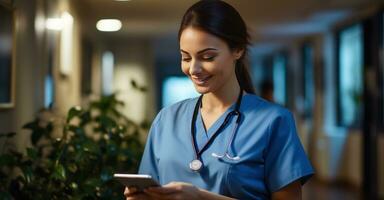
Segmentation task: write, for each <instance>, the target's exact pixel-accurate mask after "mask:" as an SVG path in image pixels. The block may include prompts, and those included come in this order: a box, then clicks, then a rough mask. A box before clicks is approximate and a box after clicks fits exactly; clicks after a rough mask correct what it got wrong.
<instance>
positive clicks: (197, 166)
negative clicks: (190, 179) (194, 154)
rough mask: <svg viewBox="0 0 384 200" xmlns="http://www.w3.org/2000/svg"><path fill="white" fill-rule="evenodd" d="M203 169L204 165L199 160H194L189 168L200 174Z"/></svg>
mask: <svg viewBox="0 0 384 200" xmlns="http://www.w3.org/2000/svg"><path fill="white" fill-rule="evenodd" d="M202 167H203V163H202V162H201V161H200V160H198V159H194V160H192V161H191V162H190V163H189V168H190V169H191V170H192V171H194V172H198V171H199V170H200V169H201V168H202Z"/></svg>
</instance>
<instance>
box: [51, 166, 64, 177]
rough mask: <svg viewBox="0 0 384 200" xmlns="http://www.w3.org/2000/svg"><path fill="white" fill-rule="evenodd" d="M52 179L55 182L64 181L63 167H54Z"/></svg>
mask: <svg viewBox="0 0 384 200" xmlns="http://www.w3.org/2000/svg"><path fill="white" fill-rule="evenodd" d="M52 178H54V179H56V180H61V181H64V180H65V179H66V173H65V168H64V166H63V165H61V164H57V165H56V166H55V169H54V172H53V175H52Z"/></svg>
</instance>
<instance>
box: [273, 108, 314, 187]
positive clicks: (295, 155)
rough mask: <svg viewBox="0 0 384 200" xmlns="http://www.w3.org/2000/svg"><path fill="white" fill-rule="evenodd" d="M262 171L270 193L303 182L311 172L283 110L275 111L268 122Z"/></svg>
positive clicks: (290, 117) (291, 125)
mask: <svg viewBox="0 0 384 200" xmlns="http://www.w3.org/2000/svg"><path fill="white" fill-rule="evenodd" d="M265 172H266V183H267V186H268V188H269V190H270V192H276V191H278V190H280V189H281V188H283V187H284V186H287V185H288V184H290V183H292V182H294V181H296V180H300V181H301V184H304V183H305V182H306V181H307V180H308V179H309V178H310V177H311V176H312V175H313V173H314V170H313V168H312V166H311V163H310V161H309V160H308V158H307V155H306V153H305V151H304V148H303V146H302V144H301V142H300V139H299V137H298V135H297V132H296V126H295V121H294V119H293V116H292V114H291V113H290V112H289V111H287V110H283V111H282V112H281V113H279V115H278V116H277V117H276V118H275V119H274V120H273V121H272V122H271V124H270V127H269V142H268V146H267V151H266V156H265Z"/></svg>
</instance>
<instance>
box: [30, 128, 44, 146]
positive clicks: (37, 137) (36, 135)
mask: <svg viewBox="0 0 384 200" xmlns="http://www.w3.org/2000/svg"><path fill="white" fill-rule="evenodd" d="M43 135H44V133H43V131H42V130H41V129H40V130H35V131H33V132H32V135H31V140H32V144H33V145H36V144H37V142H38V141H39V140H40V138H41V137H43Z"/></svg>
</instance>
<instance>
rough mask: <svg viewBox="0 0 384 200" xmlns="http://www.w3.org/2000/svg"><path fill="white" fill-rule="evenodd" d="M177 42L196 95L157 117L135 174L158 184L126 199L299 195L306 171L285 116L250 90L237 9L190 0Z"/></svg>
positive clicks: (308, 168)
mask: <svg viewBox="0 0 384 200" xmlns="http://www.w3.org/2000/svg"><path fill="white" fill-rule="evenodd" d="M179 44H180V53H181V56H182V59H181V70H182V71H183V73H184V74H185V75H186V76H187V77H188V78H189V79H190V80H191V81H192V83H193V85H194V87H195V89H196V91H197V92H198V93H200V97H197V98H191V99H187V100H183V101H180V102H178V103H175V104H173V105H171V106H168V107H165V108H163V109H162V110H161V111H160V113H159V114H158V115H157V117H156V118H155V120H154V122H153V124H152V127H151V130H150V133H149V136H148V140H147V144H146V148H145V151H144V155H143V157H142V160H141V164H140V170H139V172H140V173H141V174H148V175H150V176H151V177H153V178H154V179H156V181H157V182H159V183H160V184H161V185H162V186H161V187H154V188H149V189H147V190H144V193H137V192H136V191H137V190H135V189H134V188H126V190H125V195H126V197H127V199H151V198H152V199H229V198H235V199H288V200H289V199H300V198H301V184H304V183H305V182H306V181H307V180H308V179H309V177H311V175H312V174H313V169H312V166H311V164H310V162H309V160H308V159H307V156H306V154H305V152H304V150H303V147H302V145H301V143H300V140H299V138H298V136H297V132H296V127H295V122H294V119H293V116H292V114H291V113H290V112H289V111H288V110H286V109H285V108H283V107H280V106H278V105H276V104H271V103H269V102H267V101H265V100H264V99H262V98H260V97H258V96H256V95H255V94H254V90H253V86H252V81H251V79H250V76H249V74H248V71H247V68H246V66H245V58H246V55H247V46H248V44H249V37H248V33H247V28H246V25H245V23H244V21H243V19H242V18H241V16H240V15H239V13H238V12H237V11H236V10H235V9H234V8H233V7H232V6H231V5H229V4H227V3H225V2H223V1H219V0H210V1H199V2H197V3H195V4H194V5H192V6H191V7H190V8H189V9H188V10H187V11H186V13H185V15H184V17H183V19H182V22H181V26H180V30H179Z"/></svg>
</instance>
